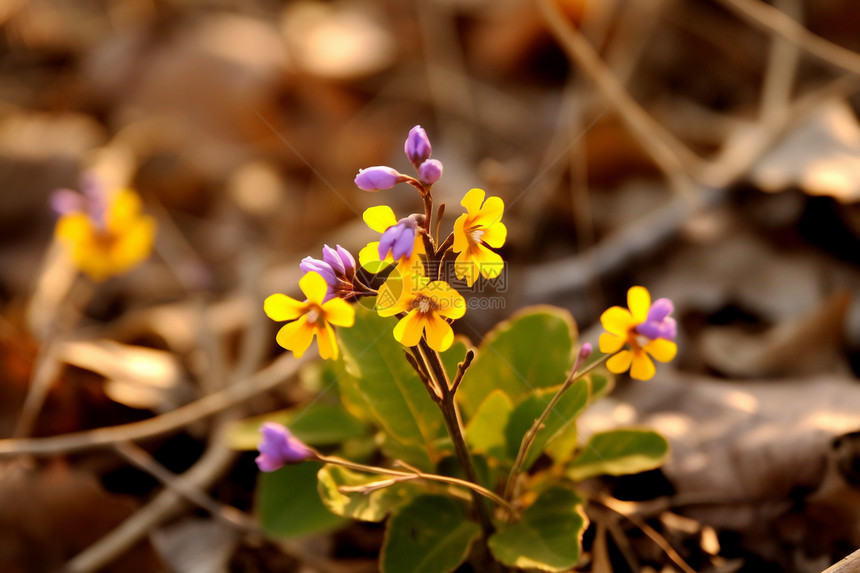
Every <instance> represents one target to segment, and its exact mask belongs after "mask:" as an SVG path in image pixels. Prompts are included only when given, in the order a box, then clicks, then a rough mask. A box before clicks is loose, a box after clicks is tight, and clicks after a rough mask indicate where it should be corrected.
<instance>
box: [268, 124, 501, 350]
mask: <svg viewBox="0 0 860 573" xmlns="http://www.w3.org/2000/svg"><path fill="white" fill-rule="evenodd" d="M403 150H404V153H405V154H406V157H407V159H408V160H409V161H410V163H412V166H413V167H414V169H415V173H416V175H417V177H412V176H409V175H405V174H403V173H400V172H398V171H397V170H395V169H393V168H391V167H386V166H375V167H369V168H367V169H362V170H360V171H359V173H358V175H357V176H356V178H355V183H356V185H357V186H358V187H359V188H361V189H363V190H365V191H378V190H380V189H389V188H391V187H394V186H395V185H396V184H397V183H408V184H409V185H412V186H413V187H415V188H416V189H417V190H418V192H419V194H420V196H421V199H422V202H423V203H424V213H413V214H410V215H408V216H406V217H401V218H398V217H397V216H396V215H395V214H394V210H393V209H392V208H391V207H389V206H388V205H377V206H375V207H371V208H369V209H367V210H366V211H365V212H364V214H363V218H364V221H365V223H367V226H368V227H370V228H371V229H372V230H373V231H375V232H377V233H379V240H377V241H373V242H370V243H368V244H367V245H366V246H365V247H364V248H363V249H361V251H360V252H359V254H358V262H359V265H360V267H362V268H363V269H365V270H366V271H367V272H369V273H372V274H377V273H382V272H387V273H388V275H387V278H386V280H385V282H384V284H383V285H382V286H381V287H380V288H379V290H378V291H376V290H374V289H372V288H370V287H369V286H367V285H365V284H364V283H363V282H362V281H361V280H360V279H359V276H358V275H359V274H360V273H357V269H356V262H355V259H354V258H353V257H352V255H351V254H350V253H349V252H348V251H347V250H346V249H344V248H343V247H341V246H340V245H338V246H336V247H335V248H331V247H329V246H328V245H326V246H325V247H323V258H322V259H314V258H311V257H306V258H305V259H304V260H302V263H301V265H299V266H300V268H301V270H302V271H303V272H304V273H306V274H305V275H304V277H302V279H301V280H300V281H299V286H300V288H301V290H302V292H303V293H304V295H305V297H306V299H305V300H304V301H303V302H302V301H299V300H297V299H294V298H291V297H289V296H287V295H284V294H273V295H271V296H269V297H268V298H267V299H266V301H265V304H264V309H265V312H266V314H267V315H268V316H269V317H270V318H272V319H273V320H277V321H289V322H288V323H287V324H286V325H284V326H283V327H282V328H281V329H280V331H279V332H278V335H277V341H278V343H279V344H280V345H281V346H283V347H284V348H286V349H288V350H292V351H293V352H294V353H295V354H296V356H301V355H302V354H304V352H305V350H307V348H308V347H309V346H310V343H311V342H312V341H313V338H314V337H316V339H317V344H318V347H319V352H320V356H322V357H323V358H337V356H338V350H337V342H336V339H335V334H334V330H333V329H332V325H335V326H340V327H348V326H351V325H352V323H353V321H354V311H353V309H352V307H350V306H349V305H348V304H346V301H354V300H355V299H358V298H361V297H364V296H376V297H377V301H376V310H377V312H378V313H379V315H380V316H383V317H390V316H397V317H399V318H400V321H399V322H398V323H397V325H396V326H395V327H394V329H393V335H394V338H395V339H397V340H398V341H399V342H400V343H401V344H403V345H405V346H416V345H418V344H420V343H421V341H422V340H424V341H425V342H426V344H427V345H428V346H429V347H430V348H432V349H434V350H437V351H444V350H446V349H448V348H449V347H450V346H451V344H452V342H453V340H454V331H453V329H452V328H451V322H452V321H454V320H456V319H458V318H461V317H462V316H463V315H464V314H465V312H466V302H465V299H464V298H463V296H462V295H461V294H460V293H458V292H457V291H456V290H455V289H454V288H453V287H451V286H450V285H449V284H448V283H447V282H445V281H444V280H442V277H441V276H440V272H441V270H442V266H441V265H440V264H439V263H440V261H441V260H442V259H443V258H444V257H445V255H446V254H447V253H448V252H449V251H453V252H454V253H458V255H457V258H456V261H455V265H454V268H455V274H456V276H457V278H459V279H465V280H466V283H467V284H468V285H469V286H472V285H473V284H474V283H475V281H476V280H477V279H478V277H480V276H483V277H485V278H488V279H490V278H494V277H497V276H499V274H500V273H501V272H502V268H503V266H504V261H503V260H502V258H501V257H500V256H499V255H498V254H497V253H495V252H493V251H491V250H490V249H489V248H488V247H493V248H498V247H501V246H502V245H503V244H504V242H505V237H506V235H507V230H506V228H505V226H504V224H503V223H502V222H501V218H502V214H503V212H504V203H503V202H502V200H501V199H500V198H498V197H489V198H486V199H485V193H484V191H482V190H480V189H472V190H471V191H469V192H468V193H466V196H465V197H464V198H463V200H462V202H461V204H462V206H463V207H464V208H465V209H466V212H465V213H463V214H462V215H461V216H460V217H459V218H458V219H457V221H456V222H455V223H454V231H453V232H452V233H451V234H450V236H449V237H448V238H446V239H445V240H444V241H442V242H441V243H437V239H438V237H433V236H432V235H431V233H430V229H431V226H430V219H431V217H432V215H433V211H432V201H433V199H432V186H433V184H434V183H436V182H437V181H438V180H439V178H440V177H441V176H442V170H443V167H442V163H441V162H440V161H439V160H437V159H431V158H430V155H431V153H432V146H431V144H430V139H429V138H428V137H427V133H426V132H425V131H424V129H422V128H421V126H419V125H416V126H415V127H413V128H412V129H411V130H410V131H409V135H408V136H407V138H406V142H405V143H404V146H403ZM437 226H438V225H437ZM390 267H393V268H390ZM431 270H432V271H435V272H436V276H431V275H432V272H431Z"/></svg>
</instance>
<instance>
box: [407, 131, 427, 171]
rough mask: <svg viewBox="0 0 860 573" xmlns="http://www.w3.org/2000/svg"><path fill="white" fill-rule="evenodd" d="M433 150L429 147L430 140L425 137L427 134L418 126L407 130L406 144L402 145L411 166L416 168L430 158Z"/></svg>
mask: <svg viewBox="0 0 860 573" xmlns="http://www.w3.org/2000/svg"><path fill="white" fill-rule="evenodd" d="M432 150H433V148H432V147H431V146H430V139H429V138H428V137H427V132H425V131H424V128H422V127H421V126H420V125H416V126H415V127H413V128H412V129H410V130H409V135H408V136H407V137H406V143H404V144H403V151H404V152H405V153H406V157H408V158H409V161H411V162H412V165H414V166H415V167H418V166H419V165H421V164H422V163H424V161H426V160H427V159H428V158H429V157H430V153H431V152H432Z"/></svg>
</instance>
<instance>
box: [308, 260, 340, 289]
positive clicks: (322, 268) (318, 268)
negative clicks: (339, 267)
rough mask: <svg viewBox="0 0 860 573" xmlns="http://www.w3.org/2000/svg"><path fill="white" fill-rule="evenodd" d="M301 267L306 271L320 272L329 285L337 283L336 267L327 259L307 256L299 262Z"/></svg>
mask: <svg viewBox="0 0 860 573" xmlns="http://www.w3.org/2000/svg"><path fill="white" fill-rule="evenodd" d="M299 268H300V269H301V270H302V272H304V273H311V272H313V273H319V274H320V275H322V278H324V279H325V282H326V284H327V285H329V286H335V285H337V276H335V274H334V269H332V268H331V266H330V265H329V264H328V263H326V262H325V261H321V260H319V259H314V258H313V257H305V258H303V259H302V262H301V263H299Z"/></svg>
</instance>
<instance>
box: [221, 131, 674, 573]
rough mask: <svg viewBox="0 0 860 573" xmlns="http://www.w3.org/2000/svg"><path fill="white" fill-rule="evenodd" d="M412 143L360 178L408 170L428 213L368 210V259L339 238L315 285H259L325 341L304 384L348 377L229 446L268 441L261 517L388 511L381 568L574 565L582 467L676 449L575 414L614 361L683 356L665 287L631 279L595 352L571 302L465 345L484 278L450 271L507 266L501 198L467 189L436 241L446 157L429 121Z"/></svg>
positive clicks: (618, 467) (605, 380) (601, 388)
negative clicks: (585, 433) (465, 323)
mask: <svg viewBox="0 0 860 573" xmlns="http://www.w3.org/2000/svg"><path fill="white" fill-rule="evenodd" d="M404 152H405V154H406V157H407V158H408V159H409V161H410V163H411V164H412V166H413V168H414V170H415V176H412V175H407V174H403V173H400V172H398V171H397V170H395V169H393V168H391V167H386V166H376V167H370V168H367V169H362V170H360V171H359V173H358V175H357V176H356V178H355V183H356V185H357V186H358V187H359V188H360V189H363V190H365V191H379V190H384V189H389V188H392V187H394V186H396V185H398V184H402V183H405V184H407V185H410V186H412V187H413V188H415V189H416V190H417V191H418V195H419V197H420V199H421V202H422V204H423V210H422V212H419V213H414V214H410V215H408V216H406V217H402V218H399V219H398V218H397V216H396V215H395V214H394V211H393V210H392V209H391V208H390V207H388V206H386V205H379V206H376V207H371V208H370V209H368V210H367V211H365V213H364V220H365V222H366V223H367V224H368V226H369V227H370V228H371V229H372V230H373V231H375V232H376V233H378V240H377V241H373V242H370V243H369V244H368V245H367V246H366V247H364V248H363V249H362V250H361V251H360V254H359V264H358V267H361V268H357V265H356V261H355V259H354V258H353V256H352V254H350V253H349V252H348V251H347V250H346V249H344V248H342V247H340V246H336V247H335V248H331V247H328V246H325V247H324V248H323V258H322V259H314V258H311V257H308V258H306V259H304V260H303V261H302V262H301V265H300V267H301V269H302V270H303V271H304V272H305V273H306V274H305V275H304V276H303V277H302V278H301V280H300V281H299V287H300V289H301V291H302V293H303V294H304V297H305V300H299V299H295V298H292V297H290V296H287V295H286V294H273V295H271V296H269V297H268V298H267V299H266V300H265V303H264V310H265V312H266V314H267V315H268V316H269V317H270V318H272V319H273V320H276V321H287V324H286V325H284V326H282V327H281V329H280V330H279V332H278V334H277V341H278V343H279V344H280V345H281V346H283V347H284V348H286V349H288V350H291V351H293V353H294V354H295V355H296V356H301V355H302V354H303V353H304V352H305V351H306V350H307V349H308V348H309V347H310V345H311V343H312V340H313V339H314V338H316V340H317V348H318V352H319V354H320V356H321V357H322V358H325V359H330V360H326V361H325V362H322V363H315V364H312V365H311V366H309V367H308V368H307V369H306V371H305V376H304V378H305V380H306V381H307V382H309V383H313V384H314V385H315V386H316V387H318V388H320V389H327V388H336V389H337V392H336V393H333V392H323V393H322V394H321V395H320V396H319V397H318V398H317V399H316V400H315V401H314V402H312V403H311V404H306V405H301V406H299V407H297V408H293V409H290V410H286V411H282V412H277V413H274V414H270V415H267V416H264V417H262V418H261V419H252V420H248V421H245V422H243V423H241V424H239V425H238V426H237V427H236V428H235V429H234V432H233V443H234V444H237V445H244V446H246V447H247V446H250V447H258V449H259V451H260V455H259V457H258V458H257V464H258V466H259V468H260V470H262V472H263V474H262V475H261V480H260V484H259V488H258V500H257V503H258V507H259V511H260V517H261V520H262V523H263V526H264V527H265V529H266V530H267V531H268V532H269V533H270V534H271V535H273V536H296V535H307V534H311V533H318V532H321V531H326V530H330V529H333V528H336V527H340V526H341V525H343V524H344V523H345V520H346V519H356V520H363V521H376V522H380V521H386V522H387V534H386V537H385V542H384V544H383V547H382V551H381V555H380V567H381V570H382V571H386V572H401V571H424V572H436V571H438V572H443V571H452V570H454V569H456V568H457V567H459V566H460V564H462V563H463V562H464V561H466V560H469V561H471V563H472V566H473V568H474V569H475V570H479V571H494V570H501V568H502V567H503V566H505V567H513V568H528V569H539V570H544V571H565V570H569V569H570V568H572V567H574V566H575V565H576V564H577V562H578V560H579V559H580V556H581V555H580V554H581V539H582V534H583V532H584V530H585V528H586V526H587V524H588V519H587V516H586V514H585V511H584V504H585V498H584V495H583V494H582V493H581V492H580V491H578V490H577V487H576V484H577V482H580V481H582V480H583V479H586V478H589V477H593V476H598V475H601V474H611V475H619V474H626V473H636V472H640V471H644V470H648V469H652V468H655V467H657V466H659V465H660V464H661V463H662V462H663V460H664V459H665V457H666V456H667V454H668V446H667V443H666V441H665V439H664V438H663V437H661V436H660V435H659V434H657V433H655V432H652V431H650V430H647V429H642V428H624V429H618V430H611V431H606V432H599V433H596V434H594V435H592V436H590V437H589V439H588V440H585V441H584V440H582V439H581V438H580V436H579V434H578V433H577V431H576V420H577V417H578V416H579V414H580V413H582V411H583V410H584V409H585V408H586V407H587V406H588V405H589V404H590V403H592V402H593V401H594V400H596V399H598V398H600V397H601V396H603V395H605V394H606V393H608V392H609V391H610V390H611V388H612V386H613V378H612V374H610V372H612V373H622V372H624V371H626V370H628V369H630V371H631V376H632V377H633V378H638V379H647V378H650V377H652V376H653V375H654V372H655V367H654V364H653V361H652V360H651V357H653V358H655V359H657V360H659V361H667V360H670V359H671V358H672V357H673V356H674V354H675V352H676V347H675V344H674V342H673V339H674V337H675V330H676V326H675V322H674V320H673V319H672V318H671V317H670V316H669V315H670V314H671V312H672V305H671V302H669V301H668V300H667V299H659V300H657V301H655V302H654V303H653V304H652V303H651V298H650V294H649V293H648V291H647V290H646V289H644V288H643V287H634V288H632V289H630V293H629V297H628V298H629V310H628V309H623V308H620V307H613V308H611V309H609V310H607V311H606V312H605V313H604V314H603V316H602V317H601V320H602V322H603V325H604V326H605V328H606V331H607V332H606V333H604V334H603V335H602V336H601V337H600V341H599V347H600V350H601V352H603V353H605V354H603V355H602V356H598V354H599V353H597V352H593V349H592V346H591V344H589V343H582V344H580V343H579V342H578V340H577V338H578V335H577V330H576V326H575V323H574V321H573V319H572V317H571V316H570V314H569V313H567V312H566V311H564V310H562V309H559V308H555V307H549V306H538V307H533V308H528V309H524V310H521V311H519V312H518V313H516V314H515V315H514V316H512V317H511V318H510V319H508V320H506V321H505V322H503V323H501V324H499V325H498V326H497V327H496V328H494V329H492V330H491V331H490V332H489V333H488V334H487V335H485V337H484V338H483V340H482V341H481V343H480V344H479V345H478V346H477V347H474V346H473V345H472V343H471V342H470V341H469V340H468V339H467V338H466V337H465V336H462V335H460V336H457V335H455V328H454V327H455V326H456V321H457V320H459V319H460V318H462V317H463V316H464V315H465V314H466V312H467V304H466V303H467V300H466V296H464V294H465V295H467V296H474V292H472V293H469V292H465V291H464V292H459V291H458V289H457V287H458V285H462V282H461V283H453V284H452V283H451V282H449V280H451V279H450V277H448V275H447V274H446V273H445V269H446V268H447V267H449V266H453V269H454V273H453V274H454V275H455V276H456V277H457V279H460V280H461V281H464V282H465V284H466V286H467V287H472V286H473V285H475V283H477V282H478V281H482V280H491V279H493V278H495V277H498V276H499V274H500V273H501V272H502V271H503V268H504V265H505V262H504V260H503V259H502V256H501V255H500V254H499V253H498V252H497V251H496V250H495V249H499V248H501V247H503V246H504V243H505V240H506V237H507V229H506V227H505V225H504V223H503V222H502V219H503V216H504V202H503V200H502V199H501V198H499V197H494V196H489V197H488V196H487V194H486V193H485V192H484V191H483V190H481V189H472V190H470V191H468V192H467V193H466V194H465V196H464V197H463V199H462V201H461V203H460V204H461V206H462V207H463V209H464V212H463V213H462V214H460V215H458V217H457V219H456V221H455V222H454V225H453V230H452V232H451V233H450V234H449V235H448V236H447V237H441V236H439V235H438V229H439V226H440V225H439V223H440V222H441V219H442V215H443V213H444V204H443V205H441V206H439V208H438V210H437V211H436V212H435V213H434V205H433V192H432V189H433V185H434V184H436V183H437V182H438V181H439V179H440V177H441V175H442V171H443V169H442V163H441V162H440V161H438V160H437V159H432V158H431V153H432V147H431V144H430V140H429V138H428V137H427V134H426V132H425V131H424V130H423V129H422V128H421V127H420V126H416V127H414V128H413V129H412V130H411V131H410V132H409V135H408V137H407V139H406V142H405V145H404ZM434 215H435V217H434ZM434 220H435V222H436V227H435V229H436V232H435V233H434V232H433V229H434V227H433V225H431V222H433V221H434ZM440 239H441V240H440ZM371 279H372V280H371ZM370 284H376V285H380V286H378V288H372V287H371V286H370ZM357 300H366V301H367V302H368V303H369V304H358V305H356V304H353V303H354V302H355V301H357ZM335 328H336V331H335ZM604 362H605V363H606V367H607V368H608V370H609V371H610V372H607V371H606V370H605V369H604V368H603V365H604ZM335 394H336V395H335ZM257 429H260V431H261V432H262V439H261V440H260V439H259V435H258V434H257ZM379 460H382V461H379ZM538 460H541V463H537V462H538ZM371 461H375V462H377V463H375V464H373V465H371V464H370V462H371Z"/></svg>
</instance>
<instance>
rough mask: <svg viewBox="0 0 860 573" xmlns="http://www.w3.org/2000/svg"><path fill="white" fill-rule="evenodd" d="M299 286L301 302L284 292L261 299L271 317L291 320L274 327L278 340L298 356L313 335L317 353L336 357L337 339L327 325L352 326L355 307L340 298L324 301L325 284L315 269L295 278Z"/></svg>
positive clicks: (324, 356)
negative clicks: (281, 325)
mask: <svg viewBox="0 0 860 573" xmlns="http://www.w3.org/2000/svg"><path fill="white" fill-rule="evenodd" d="M299 288H300V289H302V292H303V293H304V294H305V296H306V297H307V300H306V301H305V302H299V301H298V300H296V299H294V298H292V297H289V296H287V295H285V294H273V295H271V296H269V297H267V298H266V300H265V301H264V302H263V310H264V311H265V312H266V315H267V316H268V317H269V318H271V319H272V320H276V321H279V322H280V321H284V320H291V321H292V322H290V323H288V324H285V325H284V326H283V327H281V330H279V331H278V336H277V339H276V340H277V341H278V344H280V345H281V346H283V347H284V348H286V349H287V350H292V351H293V353H294V354H295V355H296V358H300V357H301V356H302V354H304V353H305V350H307V349H308V346H310V345H311V341H312V340H313V337H314V335H316V337H317V345H318V346H319V351H320V356H322V357H323V358H332V359H334V358H337V339H335V336H334V329H333V328H332V327H331V325H332V324H335V325H337V326H352V325H353V323H354V322H355V309H354V308H352V307H351V306H350V305H349V304H348V303H347V302H346V301H345V300H343V299H341V298H333V299H331V300H330V301H328V302H325V303H324V302H323V299H324V298H325V295H326V291H327V290H328V286H327V285H326V282H325V279H324V278H323V277H322V275H320V274H319V273H307V274H306V275H305V276H303V277H302V278H301V279H300V280H299Z"/></svg>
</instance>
